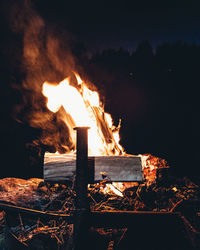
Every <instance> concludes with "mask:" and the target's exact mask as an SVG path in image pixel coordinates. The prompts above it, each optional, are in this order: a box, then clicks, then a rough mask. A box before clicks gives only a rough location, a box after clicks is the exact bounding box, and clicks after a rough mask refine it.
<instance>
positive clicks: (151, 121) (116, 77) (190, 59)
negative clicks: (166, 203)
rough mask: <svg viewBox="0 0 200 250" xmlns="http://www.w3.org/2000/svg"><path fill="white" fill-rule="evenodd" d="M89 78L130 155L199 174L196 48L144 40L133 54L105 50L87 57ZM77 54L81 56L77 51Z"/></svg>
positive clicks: (199, 59) (199, 63)
mask: <svg viewBox="0 0 200 250" xmlns="http://www.w3.org/2000/svg"><path fill="white" fill-rule="evenodd" d="M80 51H81V53H82V56H81V57H79V58H81V65H84V72H86V74H87V78H89V79H90V81H91V82H93V83H94V84H95V85H96V86H97V88H98V90H99V91H100V93H101V96H103V97H104V100H103V102H105V109H106V111H107V112H110V113H111V114H112V116H113V118H114V121H115V122H116V123H117V122H118V120H119V119H120V118H121V119H122V128H121V143H122V145H123V146H124V147H125V149H126V150H127V152H128V153H132V154H138V153H152V154H154V155H157V156H160V157H164V158H165V159H166V160H168V162H169V164H170V165H171V166H172V168H173V169H174V171H175V172H176V173H177V174H190V175H195V174H197V172H198V168H199V166H198V151H199V149H198V144H199V135H200V133H199V127H200V126H199V125H200V124H199V120H200V119H199V84H200V46H197V45H195V44H192V45H190V44H186V43H183V42H179V41H178V42H174V43H164V44H161V45H160V46H158V47H157V48H156V49H155V50H153V48H152V46H151V44H150V43H149V42H148V41H143V42H142V43H140V44H139V45H138V47H137V48H136V50H135V51H134V52H131V53H130V52H129V51H127V50H125V49H123V48H120V49H118V50H117V49H106V50H103V51H101V52H98V53H96V54H94V55H93V56H92V57H90V58H89V59H88V58H87V57H86V56H85V54H84V53H83V52H84V50H80ZM80 51H79V52H80Z"/></svg>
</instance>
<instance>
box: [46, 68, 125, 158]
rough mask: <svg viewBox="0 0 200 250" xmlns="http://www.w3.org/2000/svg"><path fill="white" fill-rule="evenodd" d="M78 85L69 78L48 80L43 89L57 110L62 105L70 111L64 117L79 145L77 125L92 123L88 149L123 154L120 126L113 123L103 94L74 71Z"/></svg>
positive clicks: (110, 153) (49, 102) (91, 153)
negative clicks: (100, 96) (102, 97)
mask: <svg viewBox="0 0 200 250" xmlns="http://www.w3.org/2000/svg"><path fill="white" fill-rule="evenodd" d="M74 74H75V76H76V79H77V87H74V86H72V85H70V79H69V78H66V79H64V80H63V81H62V82H60V83H59V84H51V83H48V82H44V84H43V90H42V93H43V95H44V96H46V97H47V99H48V100H47V107H48V109H49V110H51V111H52V112H57V111H58V110H59V109H60V108H61V107H63V108H64V110H65V111H66V113H65V115H64V116H63V120H64V121H65V123H66V125H67V126H68V128H69V130H70V136H71V138H72V141H73V143H74V145H75V141H76V133H75V131H74V130H73V128H74V127H76V126H87V127H90V129H89V131H88V150H89V154H90V155H122V154H124V151H123V148H122V147H121V145H120V144H119V139H120V138H119V129H120V123H119V125H118V127H115V126H114V125H113V121H112V117H111V115H110V114H107V113H105V112H104V109H103V106H102V105H101V104H100V99H99V95H98V93H97V92H96V91H92V90H90V89H89V88H88V87H87V85H86V83H85V82H83V81H82V79H81V78H80V76H79V75H78V74H76V73H74Z"/></svg>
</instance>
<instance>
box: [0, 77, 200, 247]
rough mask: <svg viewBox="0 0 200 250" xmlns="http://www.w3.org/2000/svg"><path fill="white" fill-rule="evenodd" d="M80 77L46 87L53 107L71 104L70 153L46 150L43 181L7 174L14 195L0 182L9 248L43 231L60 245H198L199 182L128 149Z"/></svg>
mask: <svg viewBox="0 0 200 250" xmlns="http://www.w3.org/2000/svg"><path fill="white" fill-rule="evenodd" d="M76 79H77V83H76V84H74V85H75V86H72V85H70V81H69V79H65V80H64V81H62V82H61V83H59V84H50V83H47V82H45V83H44V85H43V94H44V95H45V96H46V97H47V99H48V100H47V106H48V108H49V109H50V110H52V112H57V111H58V110H59V109H60V108H61V106H62V107H63V108H64V109H65V110H64V111H63V110H62V113H61V117H62V119H63V121H64V122H65V124H66V126H67V127H68V132H69V133H68V134H69V135H68V140H69V144H68V145H65V144H63V145H62V150H63V149H65V154H59V153H58V152H56V153H53V154H52V153H47V154H46V156H45V161H44V180H37V181H36V180H35V181H34V183H35V184H34V185H33V184H31V181H30V180H29V181H27V182H26V183H25V182H23V185H22V181H20V180H16V179H12V180H10V179H9V180H8V179H7V180H6V179H5V180H4V181H5V183H6V182H9V181H10V184H11V185H10V187H11V188H10V189H9V192H12V190H15V191H16V190H17V191H19V190H20V191H19V192H16V193H15V195H12V196H11V197H8V195H7V194H6V192H4V194H3V184H2V192H0V194H2V198H0V200H1V201H4V202H1V203H0V207H1V209H2V210H4V211H6V224H5V225H6V228H7V230H6V232H7V236H6V237H7V238H9V239H10V237H11V238H12V240H9V242H10V245H11V247H10V248H11V249H14V247H13V243H12V241H13V239H15V243H14V244H16V242H17V243H18V244H23V246H24V247H28V244H32V243H30V242H31V240H34V239H35V238H36V239H37V240H38V238H37V237H39V236H40V235H43V236H44V235H45V237H46V236H49V238H53V239H54V243H55V242H56V243H55V244H58V245H59V246H60V247H62V249H72V248H74V249H123V250H124V249H132V246H134V247H136V248H139V249H146V248H147V247H148V244H147V243H146V242H149V244H150V246H151V247H153V248H155V249H169V248H170V249H192V248H193V249H198V247H199V228H198V221H199V220H198V218H199V217H198V215H199V209H200V205H199V201H200V193H199V186H198V185H196V184H195V183H193V182H191V181H190V180H189V179H181V180H178V179H177V178H176V179H175V178H173V177H171V176H170V175H168V173H167V171H168V169H169V167H168V166H167V163H166V161H165V160H163V159H160V158H158V157H154V156H151V155H135V156H134V155H128V154H126V153H125V151H124V149H123V148H122V146H121V145H120V144H119V128H120V124H119V125H118V126H117V127H116V126H114V125H113V122H112V118H111V116H110V115H109V114H107V113H105V112H104V109H103V106H102V105H101V104H100V100H99V97H98V94H97V92H95V91H92V90H90V89H89V88H88V87H87V85H86V84H85V83H84V82H83V81H82V80H81V79H80V77H79V76H78V75H77V74H76ZM66 93H67V96H66ZM55 100H56V101H55ZM82 118H83V119H82ZM74 127H76V130H77V136H76V133H75V131H74V129H73V128H74ZM88 127H90V129H89V130H88ZM87 133H88V136H87ZM76 140H77V146H76V145H75V142H76ZM58 151H59V150H58ZM62 153H63V152H62ZM32 183H33V180H32ZM31 185H32V189H31V191H30V190H29V192H30V193H29V194H30V195H29V199H27V194H26V192H28V189H27V186H28V187H30V186H31ZM5 186H6V185H5ZM7 191H8V190H7ZM25 194H26V195H25ZM36 194H37V195H36ZM3 195H4V196H3ZM24 197H26V198H24ZM24 201H26V202H24ZM35 201H37V202H35ZM33 205H34V207H33ZM12 218H15V219H14V220H13V219H12ZM133 236H134V237H133ZM49 238H48V242H51V241H50V239H49ZM144 239H145V241H146V242H144ZM161 240H162V241H165V244H163V243H162V242H161ZM42 242H44V239H43V241H42ZM133 242H134V243H133ZM50 245H51V243H49V249H50V247H52V246H50ZM130 245H131V248H130ZM33 246H34V248H33V249H36V245H34V244H33ZM51 249H55V245H54V248H51Z"/></svg>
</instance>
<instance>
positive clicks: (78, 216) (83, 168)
mask: <svg viewBox="0 0 200 250" xmlns="http://www.w3.org/2000/svg"><path fill="white" fill-rule="evenodd" d="M74 129H75V130H76V131H77V137H76V151H77V153H76V179H75V191H76V200H75V222H74V249H75V250H79V249H85V247H86V245H85V244H86V242H87V240H86V238H87V232H88V230H89V228H88V223H87V221H88V214H89V203H88V193H87V185H88V129H89V127H76V128H74Z"/></svg>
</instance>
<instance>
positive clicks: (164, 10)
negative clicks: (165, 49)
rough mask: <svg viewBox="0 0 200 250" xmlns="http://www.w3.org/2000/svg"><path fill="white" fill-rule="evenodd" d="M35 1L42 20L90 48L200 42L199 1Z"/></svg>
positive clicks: (132, 48) (133, 47)
mask: <svg viewBox="0 0 200 250" xmlns="http://www.w3.org/2000/svg"><path fill="white" fill-rule="evenodd" d="M34 2H35V6H36V8H37V9H38V11H39V12H40V13H41V15H42V16H44V18H45V20H48V21H49V22H52V23H54V22H57V23H59V25H62V26H64V27H66V28H67V29H68V30H70V31H71V33H72V34H74V35H75V36H76V37H78V39H80V40H82V41H83V42H84V43H85V44H86V46H87V47H88V48H89V49H90V50H91V49H99V48H100V49H102V48H107V47H117V48H119V47H124V48H127V49H129V50H134V49H135V47H136V46H137V44H138V42H141V41H142V40H149V41H150V42H151V44H152V45H153V47H155V46H156V45H158V44H160V43H162V42H164V41H176V40H182V41H185V42H188V43H197V44H199V43H200V30H199V29H200V14H199V13H200V12H199V10H200V3H198V2H199V1H187V2H184V1H177V2H176V1H173V2H170V1H168V2H166V1H160V2H161V3H155V2H153V1H140V3H138V2H136V1H116V2H114V1H108V2H106V1H93V2H91V3H88V2H86V1H80V2H79V1H74V3H70V4H69V3H68V1H46V0H44V1H38V0H35V1H34Z"/></svg>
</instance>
